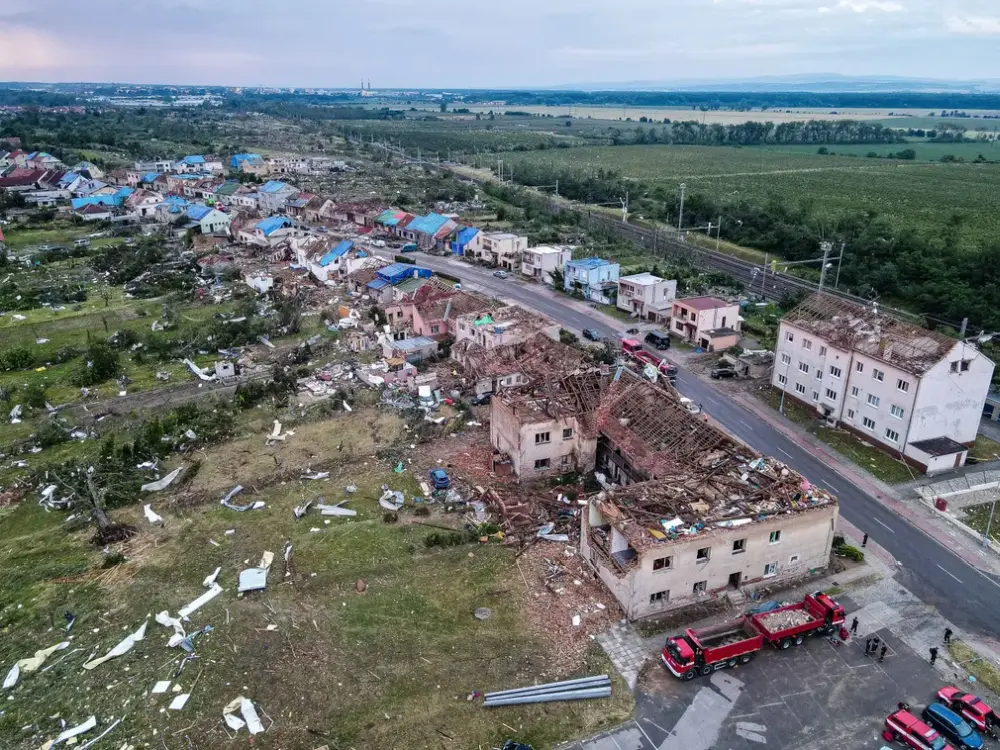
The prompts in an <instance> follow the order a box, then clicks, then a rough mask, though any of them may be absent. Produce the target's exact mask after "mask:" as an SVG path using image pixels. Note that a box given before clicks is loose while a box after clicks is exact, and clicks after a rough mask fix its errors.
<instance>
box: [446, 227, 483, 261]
mask: <svg viewBox="0 0 1000 750" xmlns="http://www.w3.org/2000/svg"><path fill="white" fill-rule="evenodd" d="M477 234H479V230H478V229H477V228H476V227H462V228H461V229H459V230H458V235H457V236H456V237H455V241H454V242H452V243H451V251H452V252H453V253H455V254H457V255H465V248H466V247H468V245H469V243H470V242H472V241H473V240H474V239H475V238H476V235H477Z"/></svg>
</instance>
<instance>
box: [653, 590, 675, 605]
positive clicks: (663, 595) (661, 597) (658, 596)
mask: <svg viewBox="0 0 1000 750" xmlns="http://www.w3.org/2000/svg"><path fill="white" fill-rule="evenodd" d="M668 601H670V591H669V590H667V591H657V592H656V593H655V594H650V595H649V603H650V604H665V603H666V602H668Z"/></svg>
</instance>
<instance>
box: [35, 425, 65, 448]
mask: <svg viewBox="0 0 1000 750" xmlns="http://www.w3.org/2000/svg"><path fill="white" fill-rule="evenodd" d="M35 440H36V442H37V443H38V445H39V446H40V447H42V448H52V447H54V446H56V445H62V444H63V443H66V442H69V430H67V429H66V428H65V427H64V426H63V425H61V424H60V423H59V422H58V421H57V420H55V419H47V420H45V421H44V422H43V423H42V424H41V426H40V427H39V428H38V431H37V432H36V433H35Z"/></svg>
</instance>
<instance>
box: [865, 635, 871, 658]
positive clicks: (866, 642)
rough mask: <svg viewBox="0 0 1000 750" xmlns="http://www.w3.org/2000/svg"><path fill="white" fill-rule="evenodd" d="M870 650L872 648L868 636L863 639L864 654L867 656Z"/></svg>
mask: <svg viewBox="0 0 1000 750" xmlns="http://www.w3.org/2000/svg"><path fill="white" fill-rule="evenodd" d="M871 650H872V639H871V638H869V639H868V640H867V641H865V656H868V654H870V653H871Z"/></svg>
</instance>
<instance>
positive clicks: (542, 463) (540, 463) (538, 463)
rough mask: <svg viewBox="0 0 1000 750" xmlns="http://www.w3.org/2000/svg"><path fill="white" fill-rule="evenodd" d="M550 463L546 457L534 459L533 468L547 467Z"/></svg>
mask: <svg viewBox="0 0 1000 750" xmlns="http://www.w3.org/2000/svg"><path fill="white" fill-rule="evenodd" d="M550 465H551V461H550V460H549V459H547V458H538V459H535V470H536V471H537V470H539V469H547V468H549V466H550Z"/></svg>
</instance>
